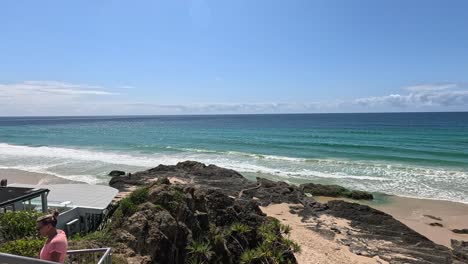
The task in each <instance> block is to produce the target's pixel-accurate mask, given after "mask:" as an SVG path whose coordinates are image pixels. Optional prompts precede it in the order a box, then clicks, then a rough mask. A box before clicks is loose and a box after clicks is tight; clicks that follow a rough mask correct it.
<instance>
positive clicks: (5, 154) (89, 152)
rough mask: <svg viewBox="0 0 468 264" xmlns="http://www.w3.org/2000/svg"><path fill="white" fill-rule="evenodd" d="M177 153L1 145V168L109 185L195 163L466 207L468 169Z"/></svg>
mask: <svg viewBox="0 0 468 264" xmlns="http://www.w3.org/2000/svg"><path fill="white" fill-rule="evenodd" d="M168 148H169V147H168ZM179 150H182V152H178V153H170V154H167V153H166V154H162V153H153V154H143V153H139V152H130V151H129V152H125V153H124V152H117V151H106V150H98V149H82V148H76V149H75V148H64V147H49V146H41V147H30V146H19V145H11V144H6V143H0V166H2V167H3V168H13V169H21V170H26V171H31V172H38V173H48V174H52V175H55V176H58V177H63V178H67V179H71V180H79V181H85V182H88V183H99V182H104V181H106V180H108V177H107V176H105V175H106V174H107V173H108V172H109V171H110V170H112V169H124V170H126V171H135V170H143V169H148V168H152V167H155V166H157V165H159V164H166V165H174V164H176V163H177V162H180V161H185V160H196V161H200V162H203V163H206V164H215V165H218V166H221V167H225V168H229V169H233V170H236V171H239V172H241V173H246V172H247V173H259V174H270V175H274V176H277V177H281V178H283V179H285V180H288V179H289V180H291V181H294V180H295V179H301V180H304V179H305V180H307V179H308V180H316V179H321V180H324V179H330V180H331V181H333V182H335V183H338V184H342V185H345V186H347V187H350V188H357V189H363V190H368V191H380V192H385V193H390V194H396V195H403V196H412V197H419V198H432V199H445V200H452V201H460V202H468V198H466V197H467V196H466V190H467V189H468V172H467V171H465V170H456V169H447V168H434V167H414V166H409V165H405V164H396V163H390V164H385V163H382V162H380V163H379V162H376V161H353V160H336V159H301V158H294V157H282V156H274V155H261V154H254V153H244V152H236V151H225V152H219V151H210V150H203V149H190V148H187V149H179Z"/></svg>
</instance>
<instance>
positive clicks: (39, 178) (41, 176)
mask: <svg viewBox="0 0 468 264" xmlns="http://www.w3.org/2000/svg"><path fill="white" fill-rule="evenodd" d="M0 179H7V180H8V184H12V183H21V184H34V185H35V184H41V185H44V184H61V183H81V182H76V181H71V180H67V179H64V178H60V177H57V176H54V175H50V174H45V173H35V172H28V171H23V170H15V169H0Z"/></svg>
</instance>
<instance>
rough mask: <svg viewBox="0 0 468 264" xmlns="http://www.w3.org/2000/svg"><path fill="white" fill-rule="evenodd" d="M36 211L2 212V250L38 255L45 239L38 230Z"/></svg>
mask: <svg viewBox="0 0 468 264" xmlns="http://www.w3.org/2000/svg"><path fill="white" fill-rule="evenodd" d="M41 215H43V214H42V213H39V212H36V211H30V210H26V211H16V212H6V213H2V214H0V252H3V253H9V254H14V255H20V256H27V257H37V256H38V254H39V251H40V250H41V248H42V246H43V245H44V242H45V239H43V238H40V237H39V236H38V234H37V230H36V219H37V218H38V217H39V216H41Z"/></svg>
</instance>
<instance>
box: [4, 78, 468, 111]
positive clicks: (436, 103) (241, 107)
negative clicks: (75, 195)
mask: <svg viewBox="0 0 468 264" xmlns="http://www.w3.org/2000/svg"><path fill="white" fill-rule="evenodd" d="M118 89H123V90H126V91H125V92H137V88H136V87H133V86H126V85H122V86H120V87H117V89H107V88H106V87H104V86H100V85H88V84H73V83H66V82H59V81H24V82H19V83H0V116H21V115H25V116H29V115H146V114H148V115H158V114H255V113H325V112H331V113H333V112H402V111H403V112H404V111H410V112H411V111H468V87H467V86H466V85H462V84H458V83H442V84H421V85H415V86H408V87H404V88H402V89H401V93H395V94H390V95H381V96H371V97H362V98H356V99H353V100H340V99H339V98H337V99H336V100H335V101H328V102H308V103H297V102H260V103H192V104H160V103H153V102H151V101H137V100H131V99H127V98H129V96H127V95H126V94H122V93H119V92H114V91H113V90H118Z"/></svg>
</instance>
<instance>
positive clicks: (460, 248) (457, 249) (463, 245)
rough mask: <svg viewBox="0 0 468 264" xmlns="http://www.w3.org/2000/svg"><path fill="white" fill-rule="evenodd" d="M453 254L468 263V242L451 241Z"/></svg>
mask: <svg viewBox="0 0 468 264" xmlns="http://www.w3.org/2000/svg"><path fill="white" fill-rule="evenodd" d="M450 243H451V246H452V248H453V253H454V254H455V255H456V256H458V257H460V258H461V259H463V260H466V261H467V262H468V241H459V240H455V239H452V240H450Z"/></svg>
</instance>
